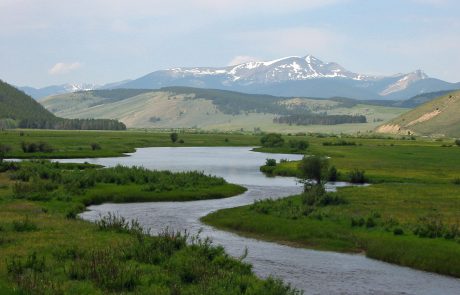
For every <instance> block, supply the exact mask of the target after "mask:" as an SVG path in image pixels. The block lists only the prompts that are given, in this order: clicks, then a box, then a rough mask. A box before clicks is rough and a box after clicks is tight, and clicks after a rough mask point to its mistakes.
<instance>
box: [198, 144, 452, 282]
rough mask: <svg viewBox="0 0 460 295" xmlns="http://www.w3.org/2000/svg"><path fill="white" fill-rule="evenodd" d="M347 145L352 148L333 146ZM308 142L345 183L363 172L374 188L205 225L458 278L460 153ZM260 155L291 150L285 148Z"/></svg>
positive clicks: (286, 166)
mask: <svg viewBox="0 0 460 295" xmlns="http://www.w3.org/2000/svg"><path fill="white" fill-rule="evenodd" d="M342 140H344V141H347V142H354V143H355V145H347V146H345V145H331V143H338V142H341V141H342ZM309 141H310V148H309V150H308V151H307V154H320V155H324V156H329V157H330V163H331V165H334V166H335V167H336V168H337V169H338V170H339V172H340V176H339V179H340V180H348V173H349V172H350V171H352V170H354V169H359V170H364V171H365V175H366V176H367V178H368V179H369V181H370V182H371V183H373V184H372V185H370V186H366V187H346V188H340V189H339V190H338V192H336V193H332V196H337V197H339V198H340V199H342V200H345V201H344V202H343V203H341V204H337V205H329V206H314V207H308V206H306V205H305V204H303V203H302V201H301V200H302V196H293V197H290V198H287V199H283V200H277V201H271V200H270V201H265V202H260V203H258V204H255V205H250V206H245V207H239V208H233V209H224V210H220V211H217V212H215V213H212V214H210V215H208V216H206V217H205V218H203V221H204V222H206V223H208V224H210V225H213V226H216V227H218V228H221V229H225V230H230V231H234V232H236V233H239V234H242V235H248V236H252V237H257V238H260V239H265V240H270V241H276V242H280V243H285V244H289V245H294V246H299V247H307V248H313V249H321V250H330V251H340V252H365V253H366V255H367V256H368V257H371V258H375V259H379V260H383V261H387V262H391V263H396V264H400V265H405V266H410V267H413V268H418V269H422V270H427V271H432V272H438V273H442V274H446V275H451V276H455V277H460V185H459V184H460V170H459V169H458V165H457V163H460V147H457V146H455V145H452V140H445V141H444V142H440V141H431V140H423V139H420V138H418V139H416V140H411V139H409V140H407V139H406V140H402V139H370V138H342V139H338V138H330V137H329V138H318V137H314V138H310V140H309ZM324 143H326V145H324ZM449 146H450V147H449ZM259 150H262V151H277V152H281V151H284V152H289V148H286V147H282V148H276V149H269V148H261V149H259ZM274 174H276V175H290V176H298V175H299V174H300V172H299V170H298V168H297V163H296V162H285V163H279V164H277V166H276V167H275V170H274ZM306 209H308V210H306ZM305 212H307V213H305Z"/></svg>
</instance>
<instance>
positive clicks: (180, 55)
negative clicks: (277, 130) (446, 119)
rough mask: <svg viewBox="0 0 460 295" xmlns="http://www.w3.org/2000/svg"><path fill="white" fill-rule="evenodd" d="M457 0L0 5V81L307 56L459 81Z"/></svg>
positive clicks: (84, 77) (42, 81)
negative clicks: (417, 70)
mask: <svg viewBox="0 0 460 295" xmlns="http://www.w3.org/2000/svg"><path fill="white" fill-rule="evenodd" d="M459 12H460V1H458V0H399V1H394V0H386V1H377V0H284V1H275V0H265V1H259V0H252V1H251V0H168V1H157V0H137V1H136V0H131V1H122V0H80V1H68V0H40V1H36V0H0V40H1V42H0V79H2V80H5V81H7V82H9V83H12V84H15V85H20V86H23V85H29V86H35V87H39V86H40V87H41V86H46V85H52V84H62V83H67V82H77V83H82V82H88V83H98V84H104V83H108V82H115V81H120V80H124V79H128V78H137V77H139V76H142V75H144V74H147V73H149V72H152V71H155V70H159V69H164V68H171V67H177V66H224V65H229V64H234V63H238V62H243V61H247V60H270V59H276V58H280V57H283V56H292V55H298V56H303V55H307V54H312V55H314V56H316V57H318V58H320V59H322V60H323V61H335V62H338V63H340V64H341V65H342V66H344V67H345V68H347V69H349V70H351V71H354V72H359V73H364V74H384V75H389V74H395V73H399V72H410V71H413V70H416V69H419V68H420V69H423V70H424V71H425V72H426V73H427V74H428V75H430V76H432V77H436V78H440V79H444V80H447V81H450V82H458V81H460V19H459V18H458V13H459Z"/></svg>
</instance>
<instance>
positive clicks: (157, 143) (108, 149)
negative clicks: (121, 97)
mask: <svg viewBox="0 0 460 295" xmlns="http://www.w3.org/2000/svg"><path fill="white" fill-rule="evenodd" d="M0 142H1V144H3V145H7V146H9V147H10V148H11V151H10V152H8V153H7V154H6V157H7V158H30V159H33V158H97V157H116V156H121V155H123V153H129V152H134V151H135V148H141V147H169V146H178V147H184V146H255V145H258V144H259V136H255V135H245V134H225V133H218V134H213V133H206V134H193V133H179V134H178V140H177V142H176V143H173V142H172V141H171V138H170V133H155V132H150V131H55V130H53V131H48V130H22V131H21V130H7V131H0ZM22 143H26V144H37V145H38V144H40V143H46V144H47V146H48V147H49V148H50V149H47V150H45V151H39V150H38V151H36V152H24V151H23V149H22V146H21V145H22Z"/></svg>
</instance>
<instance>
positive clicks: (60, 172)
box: [0, 162, 297, 295]
mask: <svg viewBox="0 0 460 295" xmlns="http://www.w3.org/2000/svg"><path fill="white" fill-rule="evenodd" d="M5 166H7V168H5ZM114 169H115V170H114ZM2 170H7V171H6V172H3V173H0V290H1V293H2V294H121V293H122V294H228V293H231V294H274V295H275V294H297V292H296V291H295V290H292V289H291V288H290V287H288V286H286V285H284V284H283V283H282V282H280V281H277V280H274V279H266V280H262V279H259V278H257V277H256V276H255V275H254V274H253V273H252V271H251V266H250V265H249V264H246V263H244V262H243V261H242V260H239V259H234V258H231V257H229V256H228V255H227V254H226V253H225V252H224V250H223V248H222V247H217V246H213V245H212V244H211V243H210V241H208V240H206V239H201V238H200V237H197V236H189V235H187V234H183V233H177V232H171V231H165V232H163V233H162V234H160V235H159V236H148V235H145V230H146V229H142V228H141V227H140V226H139V224H137V223H136V222H128V221H126V220H124V219H123V218H121V217H118V216H115V215H111V216H108V217H105V218H103V219H102V220H101V221H100V222H98V223H96V224H92V223H89V222H85V221H82V220H79V219H78V218H76V215H75V213H76V212H77V211H75V210H81V209H82V208H84V205H83V203H82V202H84V201H85V200H90V201H91V202H92V203H95V202H98V201H100V199H97V200H95V199H91V198H90V199H88V197H89V196H90V193H94V194H95V195H99V194H100V193H102V194H104V193H105V196H111V195H113V193H107V189H109V188H110V190H115V191H116V192H118V193H120V196H124V198H126V199H120V200H118V201H132V199H129V195H130V191H131V190H135V189H136V188H137V189H139V188H140V187H145V185H144V184H142V183H141V182H142V181H140V180H139V181H138V179H140V178H148V180H149V181H148V182H149V183H150V184H152V183H154V184H157V185H158V186H156V187H155V191H154V194H152V195H148V199H149V200H154V199H155V200H157V197H158V196H160V199H161V198H162V197H163V198H164V199H169V198H170V197H171V198H176V199H177V198H178V196H183V197H184V198H186V199H191V198H196V196H201V197H208V196H211V195H213V194H210V193H209V191H207V190H210V189H212V188H214V187H215V188H216V191H219V192H220V193H222V191H224V192H223V194H227V193H228V194H233V193H237V192H240V191H241V188H240V187H237V186H230V185H229V184H226V183H222V180H221V179H220V178H215V177H209V176H205V175H202V174H196V173H182V174H181V173H169V172H150V171H145V170H143V169H140V168H124V167H117V168H110V169H94V167H92V166H91V165H83V166H82V164H78V165H72V164H51V163H46V162H40V163H21V164H14V165H11V164H5V165H3V169H2ZM85 176H86V178H85ZM133 176H136V177H133ZM152 178H156V182H153V181H152ZM26 179H29V181H27V180H26ZM77 180H78V181H80V182H79V183H78V185H75V183H74V182H75V181H77ZM89 180H93V181H94V184H93V185H89V184H88V181H89ZM115 183H118V184H115ZM166 183H167V184H169V187H168V188H165V187H164V185H165V184H166ZM20 185H25V186H27V189H28V191H27V193H26V194H25V191H24V190H25V189H26V188H25V187H23V188H22V190H21V189H20V188H18V186H20ZM175 186H181V189H179V188H178V187H175ZM43 187H46V191H42V188H43ZM121 188H123V189H122V190H120V189H121ZM225 188H227V190H225ZM76 189H77V190H81V191H80V192H78V191H75V190H76ZM140 191H141V192H143V193H147V192H148V190H147V191H143V190H140ZM162 193H166V195H163V196H162V195H161V194H162ZM176 193H177V194H176ZM181 193H182V194H183V195H181ZM168 194H171V196H169V195H168ZM173 195H174V196H173ZM193 195H194V196H195V197H192V196H193ZM214 196H215V195H214ZM103 201H106V200H103ZM115 201H117V200H116V199H115ZM242 255H243V253H242Z"/></svg>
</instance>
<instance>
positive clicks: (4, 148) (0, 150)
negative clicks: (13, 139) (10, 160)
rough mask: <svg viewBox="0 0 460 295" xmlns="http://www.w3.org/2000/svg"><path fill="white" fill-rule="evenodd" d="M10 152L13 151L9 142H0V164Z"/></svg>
mask: <svg viewBox="0 0 460 295" xmlns="http://www.w3.org/2000/svg"><path fill="white" fill-rule="evenodd" d="M9 152H11V146H9V145H7V144H0V164H1V163H2V162H3V159H4V158H5V156H6V154H8V153H9Z"/></svg>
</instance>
